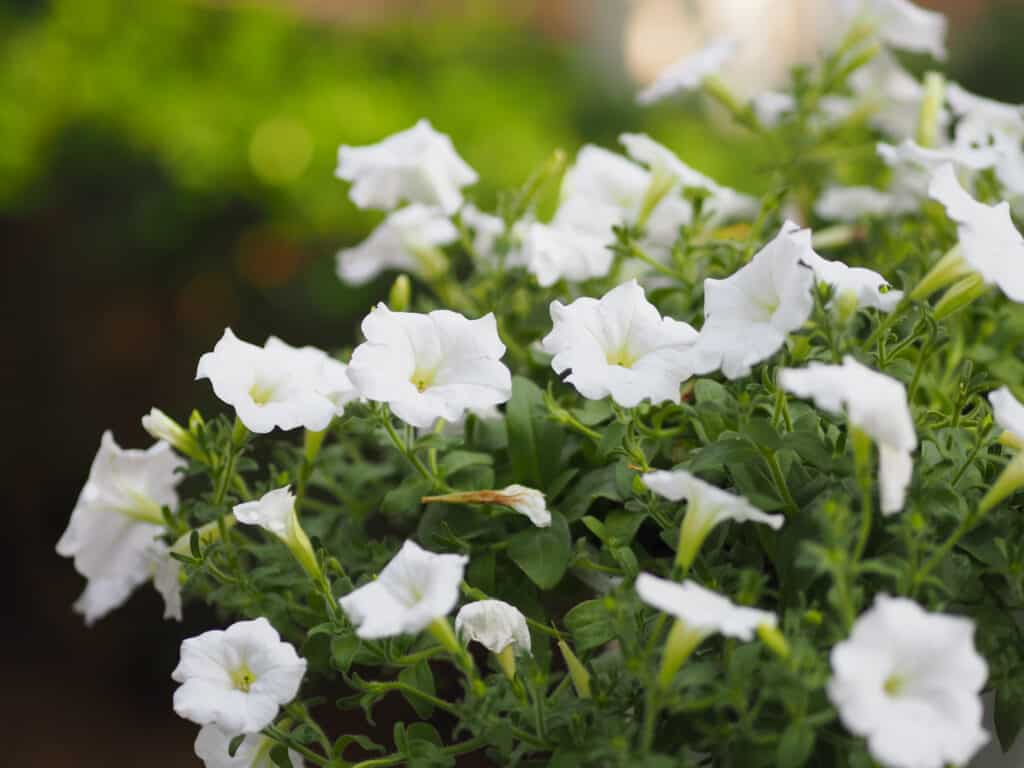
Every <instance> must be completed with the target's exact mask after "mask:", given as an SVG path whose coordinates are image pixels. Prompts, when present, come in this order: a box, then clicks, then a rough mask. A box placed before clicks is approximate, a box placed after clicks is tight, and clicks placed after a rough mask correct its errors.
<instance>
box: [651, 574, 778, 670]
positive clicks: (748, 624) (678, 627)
mask: <svg viewBox="0 0 1024 768" xmlns="http://www.w3.org/2000/svg"><path fill="white" fill-rule="evenodd" d="M636 593H637V595H639V596H640V599H641V600H643V601H644V602H645V603H647V604H648V605H650V606H653V607H654V608H657V609H658V610H659V611H663V612H664V613H667V614H669V615H670V616H673V617H674V618H675V619H676V621H675V624H674V625H673V626H672V631H671V632H670V633H669V636H668V639H667V640H666V641H665V651H664V654H663V656H662V661H661V669H660V671H659V673H658V684H659V685H660V686H661V687H662V688H667V687H668V686H669V685H670V684H671V683H672V679H673V678H674V677H675V674H676V672H678V671H679V667H681V666H682V665H683V663H684V662H685V661H686V659H687V658H689V656H690V654H691V653H693V651H694V650H696V648H697V646H698V645H700V644H701V643H702V642H703V641H704V639H705V638H707V637H709V636H710V635H714V634H722V635H725V636H726V637H734V638H736V639H738V640H752V639H753V637H754V633H755V632H757V631H758V629H760V628H761V627H767V628H772V629H774V628H775V627H776V626H777V625H778V618H777V617H776V616H775V614H774V613H769V612H768V611H761V610H758V609H756V608H748V607H746V606H740V605H735V604H734V603H732V602H731V601H730V600H728V599H727V598H725V597H722V596H721V595H719V594H718V593H716V592H712V591H711V590H709V589H705V588H704V587H702V586H700V585H699V584H696V583H695V582H692V581H684V582H683V583H682V584H677V583H676V582H674V581H669V580H668V579H661V578H658V577H657V576H652V575H651V574H649V573H641V574H640V575H639V576H637V577H636Z"/></svg>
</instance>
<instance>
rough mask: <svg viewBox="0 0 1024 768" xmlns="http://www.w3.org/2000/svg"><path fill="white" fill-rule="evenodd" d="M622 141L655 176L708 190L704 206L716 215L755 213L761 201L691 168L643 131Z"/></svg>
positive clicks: (631, 134) (624, 137) (626, 136)
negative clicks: (758, 201)
mask: <svg viewBox="0 0 1024 768" xmlns="http://www.w3.org/2000/svg"><path fill="white" fill-rule="evenodd" d="M619 141H620V142H621V143H622V146H624V147H625V148H626V154H628V155H629V156H630V157H631V158H633V159H634V160H636V161H637V162H638V163H642V164H644V165H646V166H647V167H648V168H649V169H650V170H651V173H652V174H653V175H654V176H655V177H660V178H662V179H665V180H666V181H668V182H671V183H673V184H676V185H678V186H679V188H681V189H684V190H686V189H701V190H704V191H705V192H707V193H708V199H707V200H706V201H705V203H704V206H705V208H706V209H707V210H710V211H712V212H713V213H714V214H715V216H716V217H717V218H721V219H733V218H743V217H746V216H752V215H754V214H755V213H756V212H757V208H758V203H757V201H756V200H754V198H752V197H749V196H748V195H743V194H740V193H739V192H737V191H736V190H734V189H729V188H728V187H724V186H722V185H721V184H719V183H718V182H717V181H715V180H714V179H712V178H709V177H708V176H705V175H704V174H703V173H701V172H700V171H698V170H696V169H694V168H691V167H690V166H688V165H687V164H686V163H684V162H683V161H682V160H680V159H679V157H678V156H677V155H676V154H675V152H673V151H672V150H671V149H669V148H668V147H666V146H664V145H662V144H659V143H658V142H656V141H655V140H654V139H652V138H651V137H650V136H647V135H646V134H643V133H624V134H622V135H621V136H619Z"/></svg>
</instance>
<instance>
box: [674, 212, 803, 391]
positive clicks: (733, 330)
mask: <svg viewBox="0 0 1024 768" xmlns="http://www.w3.org/2000/svg"><path fill="white" fill-rule="evenodd" d="M813 253H814V251H813V249H812V248H811V233H810V230H806V229H804V230H797V229H796V225H794V224H792V223H791V222H788V221H787V222H786V223H785V224H784V225H783V227H782V230H781V231H780V232H779V234H778V235H777V236H776V237H775V239H773V240H772V241H771V242H770V243H768V244H767V245H766V246H765V247H764V248H762V249H761V250H760V251H758V252H757V253H756V254H755V255H754V258H753V259H751V261H750V263H749V264H746V265H745V266H743V267H741V268H740V269H738V270H737V271H736V272H734V273H733V274H732V275H730V276H729V277H727V278H725V279H724V280H716V279H713V278H708V279H706V280H705V281H704V327H703V328H702V329H701V332H700V338H699V339H698V341H697V344H696V345H695V346H694V356H693V359H694V367H695V370H694V372H695V373H708V372H710V371H713V370H716V369H721V371H722V373H724V374H725V375H726V376H727V377H728V378H730V379H737V378H739V377H741V376H746V375H747V374H749V373H750V369H751V367H752V366H754V365H756V364H757V363H759V362H761V361H762V360H765V359H767V358H769V357H771V356H772V355H773V354H775V353H776V352H777V351H778V350H779V348H780V347H781V346H782V345H783V344H785V343H786V335H787V334H789V333H791V332H792V331H795V330H797V329H799V328H800V327H801V326H803V324H804V323H806V322H807V319H808V318H809V317H810V316H811V310H812V309H813V308H814V297H813V295H812V294H811V291H812V289H813V287H814V273H813V272H812V271H811V269H810V268H809V267H808V266H807V264H806V257H807V256H808V254H813Z"/></svg>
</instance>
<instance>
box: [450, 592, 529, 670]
mask: <svg viewBox="0 0 1024 768" xmlns="http://www.w3.org/2000/svg"><path fill="white" fill-rule="evenodd" d="M455 634H456V635H458V636H459V637H460V638H461V639H462V642H464V643H470V642H472V641H476V642H478V643H480V644H481V645H482V646H484V647H485V648H486V649H487V650H489V651H490V652H491V653H493V654H495V655H496V656H497V657H498V663H499V664H500V665H501V668H502V671H503V672H504V673H505V676H506V677H507V678H508V679H509V680H512V679H514V678H515V676H516V659H515V657H516V655H517V654H520V653H526V654H529V653H531V646H530V629H529V627H527V626H526V617H525V616H523V614H522V612H520V610H519V609H518V608H516V607H515V606H514V605H509V604H508V603H505V602H502V601H501V600H480V601H478V602H475V603H468V604H466V605H464V606H462V608H460V609H459V612H458V614H457V615H456V616H455Z"/></svg>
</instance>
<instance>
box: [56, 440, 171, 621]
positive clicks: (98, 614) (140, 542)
mask: <svg viewBox="0 0 1024 768" xmlns="http://www.w3.org/2000/svg"><path fill="white" fill-rule="evenodd" d="M184 466H185V462H184V461H183V460H182V459H181V458H179V457H178V456H177V455H175V453H174V451H173V450H172V449H171V446H170V445H168V444H167V443H164V442H159V443H155V444H154V445H153V446H152V447H150V448H149V449H148V450H145V451H141V450H131V449H129V450H126V449H123V448H121V447H120V446H119V445H118V444H117V441H116V440H114V436H113V435H112V434H111V433H110V432H104V433H103V438H102V439H101V441H100V449H99V451H98V452H97V453H96V458H94V459H93V462H92V467H91V468H90V470H89V478H88V480H87V481H86V483H85V486H84V487H83V488H82V491H81V493H80V494H79V496H78V501H77V502H76V504H75V508H74V510H73V511H72V512H71V520H70V521H69V522H68V527H67V529H66V530H65V531H64V533H63V535H62V536H61V537H60V540H59V541H58V542H57V554H59V555H61V556H63V557H71V558H74V562H75V569H76V570H77V571H78V572H79V573H80V574H82V575H83V576H85V578H86V579H88V580H89V583H88V585H87V586H86V588H85V591H84V592H83V593H82V596H81V597H80V598H79V599H78V601H77V602H76V603H75V606H74V607H75V611H77V612H78V613H81V614H83V615H84V617H85V622H86V624H92V623H93V622H95V621H96V620H97V619H100V618H102V617H103V616H105V615H106V614H107V613H109V612H110V611H112V610H113V609H115V608H117V607H118V606H120V605H121V604H122V603H124V601H125V600H127V599H128V597H129V595H131V593H132V592H133V591H135V589H136V588H137V587H138V586H140V585H141V584H143V583H144V582H145V581H147V580H149V579H150V578H151V577H152V576H153V574H154V567H153V554H152V553H153V547H154V546H155V545H156V541H155V539H156V537H157V536H159V535H160V534H161V533H163V530H164V524H163V516H162V513H161V511H160V510H161V507H164V506H167V507H169V508H170V509H172V510H174V509H176V508H177V506H178V494H177V492H176V490H175V488H176V487H177V485H178V483H179V482H180V481H181V475H180V474H179V473H178V469H179V468H182V467H184ZM171 612H172V613H173V606H171Z"/></svg>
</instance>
